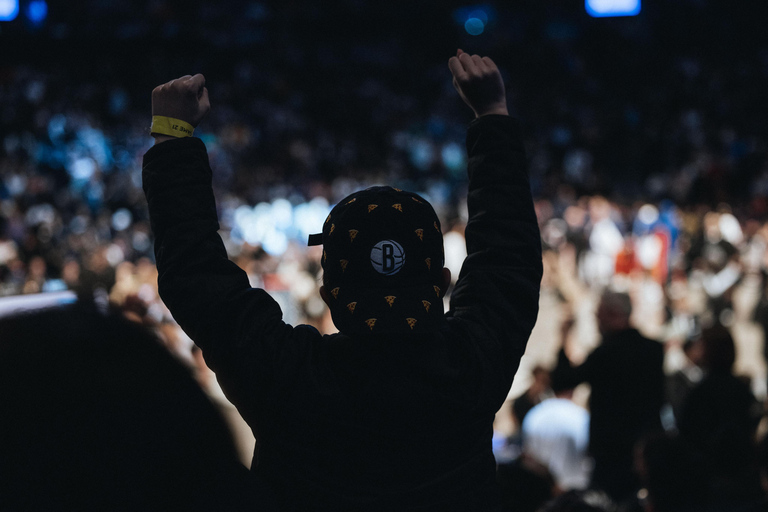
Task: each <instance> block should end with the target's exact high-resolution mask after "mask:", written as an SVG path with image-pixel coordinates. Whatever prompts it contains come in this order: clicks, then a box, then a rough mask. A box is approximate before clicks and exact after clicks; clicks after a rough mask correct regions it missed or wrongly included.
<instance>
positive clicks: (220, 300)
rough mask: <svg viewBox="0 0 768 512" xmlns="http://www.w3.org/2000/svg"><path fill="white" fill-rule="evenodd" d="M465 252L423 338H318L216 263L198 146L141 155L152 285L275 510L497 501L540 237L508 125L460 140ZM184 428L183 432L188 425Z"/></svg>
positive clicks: (219, 249) (533, 299) (209, 196)
mask: <svg viewBox="0 0 768 512" xmlns="http://www.w3.org/2000/svg"><path fill="white" fill-rule="evenodd" d="M467 150H468V152H469V164H468V172H469V191H468V209H469V222H468V225H467V228H466V239H467V249H468V256H467V259H466V261H465V263H464V266H463V268H462V271H461V274H460V277H459V280H458V282H457V284H456V286H455V290H454V292H453V295H452V297H451V306H450V311H449V312H448V313H447V314H446V315H445V320H444V321H443V322H442V324H441V325H440V326H439V328H436V329H434V330H431V331H427V332H423V333H416V332H414V333H406V334H405V335H400V336H386V335H377V334H376V333H370V334H369V335H367V336H356V337H354V338H352V337H349V336H346V335H343V334H336V335H327V336H321V335H320V334H319V333H318V331H317V330H316V329H314V328H312V327H309V326H297V327H292V326H289V325H286V324H285V323H283V321H282V314H281V311H280V308H279V307H278V305H277V303H276V302H275V301H274V300H273V299H272V298H271V297H270V296H269V294H267V293H266V292H265V291H264V290H260V289H252V288H251V287H250V286H249V284H248V278H247V276H246V274H245V273H244V272H243V271H242V270H240V269H239V268H238V267H237V266H236V265H235V264H234V263H232V262H231V261H229V260H228V259H227V255H226V251H225V249H224V245H223V243H222V241H221V239H220V237H219V236H218V234H217V230H218V228H219V225H218V221H217V217H216V207H215V201H214V197H213V192H212V189H211V169H210V166H209V163H208V159H207V155H206V151H205V146H204V145H203V143H202V142H201V141H200V140H199V139H196V138H186V139H180V140H171V141H167V142H163V143H161V144H158V145H156V146H154V147H153V148H151V149H150V150H149V151H148V152H147V154H146V155H145V157H144V190H145V193H146V196H147V201H148V205H149V212H150V220H151V223H152V229H153V232H154V234H155V255H156V258H157V266H158V271H159V287H160V294H161V297H162V298H163V300H164V301H165V303H166V304H167V305H168V307H169V308H170V310H171V312H172V313H173V315H174V317H175V319H176V320H177V321H178V322H179V324H180V325H181V327H182V328H183V329H184V330H185V331H186V332H187V333H188V334H189V336H190V337H191V338H192V339H193V340H194V341H195V343H197V345H199V346H200V347H201V348H202V350H203V354H204V357H205V360H206V363H207V364H208V365H209V366H210V367H211V368H212V369H213V370H214V371H215V372H216V374H217V378H218V379H219V382H220V383H221V385H222V388H223V389H224V392H225V393H226V395H227V397H228V398H229V399H230V400H231V401H232V402H233V403H234V404H235V405H236V406H237V408H238V410H239V411H240V413H241V414H242V416H243V417H244V418H245V420H246V421H247V422H248V423H249V425H250V426H251V427H252V429H253V430H254V433H255V435H256V437H257V453H255V454H254V464H253V467H252V469H253V470H254V471H255V472H257V473H258V474H259V475H261V476H262V477H263V478H264V480H265V481H267V482H268V483H269V484H270V485H271V486H272V487H273V488H274V491H275V492H276V494H277V495H278V497H279V498H280V500H281V501H282V504H283V508H284V510H337V511H339V510H440V511H446V510H495V508H496V507H497V506H498V504H499V496H498V489H497V488H496V484H495V461H494V457H493V454H492V451H491V438H492V435H493V430H492V423H493V419H494V414H495V413H496V411H497V410H498V409H499V407H500V406H501V404H502V403H503V402H504V400H505V399H506V396H507V392H508V390H509V388H510V386H511V383H512V379H513V377H514V375H515V372H516V371H517V368H518V365H519V362H520V358H521V357H522V355H523V352H524V350H525V346H526V343H527V340H528V337H529V335H530V332H531V329H532V328H533V325H534V323H535V321H536V316H537V312H538V293H539V282H540V280H541V273H542V262H541V244H540V238H539V231H538V226H537V222H536V216H535V213H534V209H533V202H532V198H531V194H530V186H529V183H528V177H527V175H526V172H525V158H524V154H523V145H522V140H521V136H520V133H519V127H518V124H517V122H516V121H514V120H512V119H510V118H508V117H506V116H486V117H483V118H480V119H479V120H476V121H474V122H473V123H472V124H471V125H470V127H469V129H468V134H467ZM190 428H194V425H190Z"/></svg>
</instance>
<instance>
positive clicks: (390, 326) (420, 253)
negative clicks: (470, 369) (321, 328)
mask: <svg viewBox="0 0 768 512" xmlns="http://www.w3.org/2000/svg"><path fill="white" fill-rule="evenodd" d="M309 243H310V245H320V244H322V245H323V256H322V261H321V263H322V266H323V271H324V276H323V282H324V285H323V289H322V291H321V293H322V294H323V299H324V300H325V301H326V303H327V304H328V306H329V308H330V310H331V315H332V317H333V321H334V323H335V324H336V327H338V328H339V330H340V331H342V332H343V333H347V334H370V333H408V332H418V331H421V330H423V329H429V328H430V327H432V326H434V325H435V324H436V323H437V322H439V321H440V318H442V315H443V307H442V296H443V294H444V293H445V287H446V277H445V272H444V269H443V262H444V256H443V236H442V231H441V229H440V221H439V220H438V218H437V215H436V214H435V211H434V209H433V208H432V206H431V205H430V204H429V203H428V202H427V201H426V200H425V199H424V198H422V197H421V196H419V195H417V194H414V193H411V192H405V191H402V190H399V189H394V188H392V187H371V188H368V189H365V190H361V191H359V192H355V193H354V194H352V195H350V196H347V197H346V198H344V199H342V200H341V201H340V202H339V203H338V204H337V205H336V206H335V207H334V208H333V210H331V213H330V215H329V216H328V218H327V219H326V222H325V224H324V225H323V232H322V234H318V235H312V236H311V237H310V240H309Z"/></svg>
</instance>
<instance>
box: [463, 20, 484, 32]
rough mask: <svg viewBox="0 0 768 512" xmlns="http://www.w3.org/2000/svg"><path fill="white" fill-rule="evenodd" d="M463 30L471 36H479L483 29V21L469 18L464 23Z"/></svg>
mask: <svg viewBox="0 0 768 512" xmlns="http://www.w3.org/2000/svg"><path fill="white" fill-rule="evenodd" d="M464 30H466V31H467V33H468V34H469V35H471V36H479V35H480V34H482V33H483V30H485V23H483V20H481V19H479V18H469V19H468V20H467V21H466V22H465V23H464Z"/></svg>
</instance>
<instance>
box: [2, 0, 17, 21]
mask: <svg viewBox="0 0 768 512" xmlns="http://www.w3.org/2000/svg"><path fill="white" fill-rule="evenodd" d="M18 15H19V0H0V21H13V20H14V19H16V16H18Z"/></svg>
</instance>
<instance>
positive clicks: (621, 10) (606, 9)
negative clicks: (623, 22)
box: [584, 0, 641, 18]
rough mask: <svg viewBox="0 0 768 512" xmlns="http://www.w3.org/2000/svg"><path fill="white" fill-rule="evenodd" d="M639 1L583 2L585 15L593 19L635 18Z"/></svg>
mask: <svg viewBox="0 0 768 512" xmlns="http://www.w3.org/2000/svg"><path fill="white" fill-rule="evenodd" d="M640 1H641V0H584V7H585V8H586V10H587V14H589V15H590V16H592V17H593V18H607V17H612V16H637V15H638V14H640Z"/></svg>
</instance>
